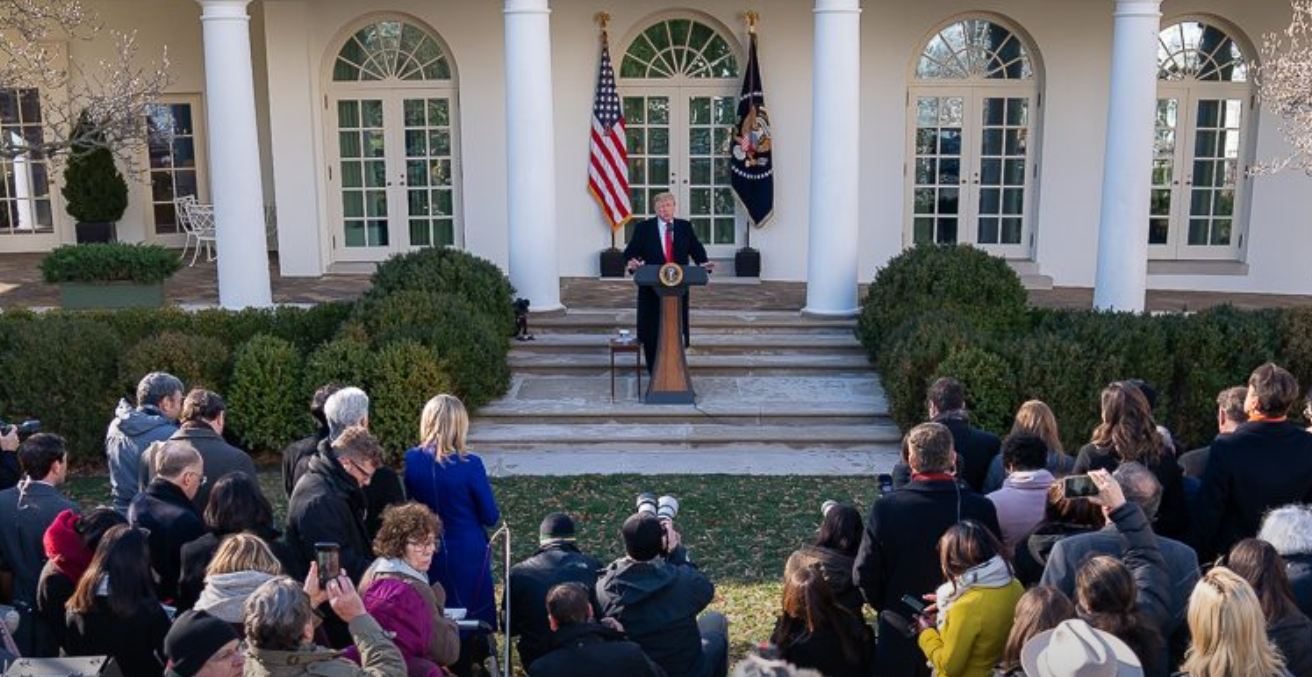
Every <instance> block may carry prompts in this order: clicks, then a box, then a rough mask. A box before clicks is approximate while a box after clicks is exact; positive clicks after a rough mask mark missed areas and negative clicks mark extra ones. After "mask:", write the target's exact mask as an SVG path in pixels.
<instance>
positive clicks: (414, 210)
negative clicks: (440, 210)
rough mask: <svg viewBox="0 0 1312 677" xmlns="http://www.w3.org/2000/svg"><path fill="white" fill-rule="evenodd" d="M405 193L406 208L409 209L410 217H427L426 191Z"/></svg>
mask: <svg viewBox="0 0 1312 677" xmlns="http://www.w3.org/2000/svg"><path fill="white" fill-rule="evenodd" d="M406 192H407V198H408V199H407V203H408V204H407V206H408V207H409V214H410V216H427V215H428V191H426V190H409V191H406Z"/></svg>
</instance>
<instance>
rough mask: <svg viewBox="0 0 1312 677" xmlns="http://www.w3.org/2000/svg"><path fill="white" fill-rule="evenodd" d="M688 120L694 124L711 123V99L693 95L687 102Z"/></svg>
mask: <svg viewBox="0 0 1312 677" xmlns="http://www.w3.org/2000/svg"><path fill="white" fill-rule="evenodd" d="M688 122H689V123H691V124H694V125H709V124H711V100H710V99H709V98H706V97H701V96H695V97H693V98H692V100H690V101H689V102H688Z"/></svg>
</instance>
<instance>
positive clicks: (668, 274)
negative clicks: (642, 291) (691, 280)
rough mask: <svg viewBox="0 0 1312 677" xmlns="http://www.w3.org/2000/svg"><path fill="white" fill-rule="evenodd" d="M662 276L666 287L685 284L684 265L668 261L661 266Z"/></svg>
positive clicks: (662, 282) (662, 281)
mask: <svg viewBox="0 0 1312 677" xmlns="http://www.w3.org/2000/svg"><path fill="white" fill-rule="evenodd" d="M660 278H661V284H663V285H665V286H666V287H677V286H679V285H680V284H683V267H682V266H680V265H679V264H677V263H667V264H665V265H663V266H661V270H660Z"/></svg>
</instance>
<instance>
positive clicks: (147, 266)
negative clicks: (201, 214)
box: [41, 242, 182, 284]
mask: <svg viewBox="0 0 1312 677" xmlns="http://www.w3.org/2000/svg"><path fill="white" fill-rule="evenodd" d="M181 267H182V261H181V260H180V259H179V258H178V254H177V252H174V251H172V250H169V249H166V248H164V247H161V246H159V245H153V244H126V243H123V242H99V243H94V244H70V245H64V246H62V247H57V248H55V249H54V251H51V252H50V253H49V254H46V255H45V257H44V258H42V259H41V278H42V279H44V280H45V281H46V284H58V283H60V282H91V283H95V282H135V283H137V284H157V283H160V282H163V281H164V280H167V279H169V277H171V276H172V275H173V274H174V273H176V272H178V270H179V269H180V268H181Z"/></svg>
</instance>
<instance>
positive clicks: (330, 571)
mask: <svg viewBox="0 0 1312 677" xmlns="http://www.w3.org/2000/svg"><path fill="white" fill-rule="evenodd" d="M341 552H342V548H341V546H339V545H337V544H336V543H315V544H314V559H315V561H316V562H318V564H319V587H321V588H326V587H328V581H331V580H333V579H334V578H337V577H338V576H341V575H342V559H341Z"/></svg>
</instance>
